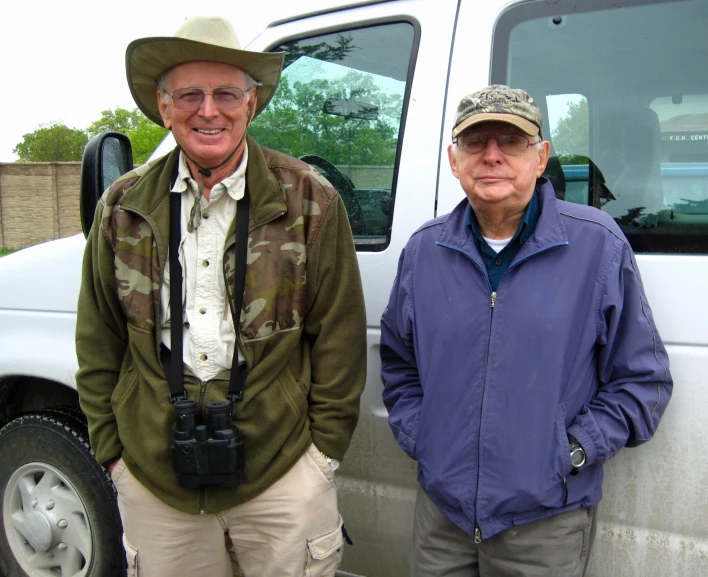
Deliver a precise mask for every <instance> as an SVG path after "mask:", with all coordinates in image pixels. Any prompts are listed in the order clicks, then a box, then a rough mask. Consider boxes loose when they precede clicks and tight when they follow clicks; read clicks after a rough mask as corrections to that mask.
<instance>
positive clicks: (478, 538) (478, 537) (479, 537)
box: [474, 527, 482, 545]
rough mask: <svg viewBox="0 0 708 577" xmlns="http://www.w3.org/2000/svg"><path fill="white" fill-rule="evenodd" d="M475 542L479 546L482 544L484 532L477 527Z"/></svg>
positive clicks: (475, 529)
mask: <svg viewBox="0 0 708 577" xmlns="http://www.w3.org/2000/svg"><path fill="white" fill-rule="evenodd" d="M474 542H475V543H477V545H479V544H480V543H481V542H482V531H480V530H479V529H478V528H477V527H475V528H474Z"/></svg>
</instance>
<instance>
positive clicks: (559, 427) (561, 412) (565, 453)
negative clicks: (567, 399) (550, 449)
mask: <svg viewBox="0 0 708 577" xmlns="http://www.w3.org/2000/svg"><path fill="white" fill-rule="evenodd" d="M565 420H566V404H565V403H563V404H562V405H560V406H559V407H558V413H557V415H556V434H557V447H556V448H557V453H556V455H557V456H556V463H557V465H556V466H557V468H558V471H559V475H560V476H561V478H563V479H565V478H566V477H567V476H568V475H570V473H571V471H572V470H573V463H572V461H571V460H570V440H569V439H568V429H567V427H566V425H565Z"/></svg>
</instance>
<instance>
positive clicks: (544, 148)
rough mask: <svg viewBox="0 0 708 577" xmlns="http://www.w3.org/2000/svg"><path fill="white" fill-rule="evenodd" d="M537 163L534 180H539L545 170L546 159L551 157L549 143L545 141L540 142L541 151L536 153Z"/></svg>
mask: <svg viewBox="0 0 708 577" xmlns="http://www.w3.org/2000/svg"><path fill="white" fill-rule="evenodd" d="M538 155H539V162H538V168H537V169H536V178H541V175H542V174H543V171H544V170H546V165H547V164H548V158H549V157H550V156H551V143H550V142H548V141H547V140H543V141H542V142H541V149H540V150H539V151H538Z"/></svg>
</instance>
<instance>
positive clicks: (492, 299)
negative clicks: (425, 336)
mask: <svg viewBox="0 0 708 577" xmlns="http://www.w3.org/2000/svg"><path fill="white" fill-rule="evenodd" d="M436 244H437V245H439V246H442V247H445V248H449V249H450V250H454V251H456V252H459V253H460V254H461V255H463V256H464V257H466V258H467V260H469V261H470V262H471V263H472V264H473V265H475V266H476V267H477V269H478V270H479V271H480V272H481V273H482V276H484V278H485V279H487V286H488V287H489V293H490V295H489V304H490V308H491V309H492V310H491V316H490V319H489V335H488V336H487V363H486V366H485V367H484V390H483V391H482V405H481V407H480V410H479V433H478V438H477V452H478V454H479V455H480V456H479V457H478V458H477V490H476V491H475V494H474V542H475V543H477V544H479V543H481V542H482V531H481V529H480V528H479V522H478V521H477V495H478V493H479V479H480V474H481V471H482V467H481V466H480V461H481V454H482V452H481V447H482V413H484V395H485V393H486V392H487V367H488V366H489V351H490V346H491V340H492V320H493V316H494V306H495V304H496V301H497V293H496V291H493V290H492V284H491V283H490V282H489V275H488V274H487V270H486V269H485V268H482V267H481V266H480V265H479V264H478V263H477V261H475V260H474V259H473V258H472V255H470V254H469V253H467V252H465V251H464V250H462V249H460V248H458V247H456V246H452V245H449V244H445V243H441V242H438V243H436Z"/></svg>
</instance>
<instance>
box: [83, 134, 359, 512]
mask: <svg viewBox="0 0 708 577" xmlns="http://www.w3.org/2000/svg"><path fill="white" fill-rule="evenodd" d="M248 147H249V152H248V166H247V169H246V187H247V190H248V193H249V195H250V201H251V209H250V223H249V238H248V244H249V246H248V265H247V271H246V288H245V291H244V299H243V307H242V310H241V318H240V332H239V335H237V336H238V345H239V348H240V350H241V351H242V353H243V355H244V357H245V358H246V361H247V363H248V367H249V373H248V379H247V381H246V386H245V390H244V398H243V400H242V401H241V402H240V403H238V404H237V408H236V415H235V419H234V422H235V424H236V426H237V427H238V428H239V429H240V431H241V433H242V435H243V437H244V446H245V470H244V482H243V484H242V485H240V486H239V487H236V488H233V489H225V488H213V487H209V488H207V489H199V490H190V489H182V488H180V487H179V485H178V483H177V478H176V476H175V474H174V473H173V471H172V465H171V456H170V443H171V439H172V432H173V430H174V426H175V417H174V408H173V407H172V405H171V403H170V401H169V398H168V394H169V387H168V384H167V380H166V378H165V372H164V370H163V367H162V365H161V362H160V357H159V349H160V323H159V320H158V319H159V314H160V288H161V284H162V278H163V276H162V272H163V270H164V268H165V265H166V264H167V248H168V239H169V194H170V193H169V190H170V188H171V182H172V178H173V175H174V173H175V166H176V163H177V161H178V156H179V155H178V150H175V151H173V152H172V153H171V154H169V155H167V156H166V157H164V158H161V159H159V160H156V161H154V162H153V163H150V164H149V165H145V166H143V167H140V168H138V169H136V170H134V171H132V172H129V173H128V174H126V175H124V176H123V177H121V178H120V179H119V180H118V181H116V182H115V183H114V184H113V185H112V186H111V187H110V188H109V189H108V190H107V191H106V192H105V193H104V194H103V197H102V198H101V200H100V201H99V203H98V206H97V208H96V216H95V219H94V223H93V228H92V229H91V233H90V235H89V238H88V242H87V245H86V252H85V254H84V262H83V278H82V283H81V292H80V296H79V305H78V315H77V316H78V318H77V329H76V349H77V355H78V360H79V371H78V373H77V375H76V383H77V388H78V391H79V398H80V402H81V408H82V409H83V411H84V412H85V413H86V416H87V417H88V423H89V433H90V437H91V445H92V447H93V450H94V452H95V454H96V458H97V460H98V461H99V462H100V463H105V462H107V461H109V460H111V459H114V458H116V457H119V456H122V457H123V459H124V461H125V462H126V464H127V466H128V468H129V469H130V471H131V472H132V473H133V474H134V475H135V476H136V477H137V478H138V480H140V482H142V483H143V484H144V485H145V486H146V487H147V488H148V489H149V490H150V491H151V492H152V493H154V494H155V495H156V496H157V497H159V498H160V499H161V500H162V501H164V502H165V503H167V504H169V505H171V506H172V507H174V508H176V509H179V510H181V511H185V512H188V513H199V512H205V513H215V512H218V511H223V510H224V509H228V508H230V507H233V506H235V505H238V504H240V503H243V502H245V501H247V500H249V499H251V498H252V497H254V496H256V495H258V494H259V493H260V492H262V491H263V490H264V489H266V488H267V487H268V486H270V485H271V484H272V483H273V482H275V481H276V480H277V479H278V478H280V477H281V476H283V475H284V474H285V473H286V472H287V471H288V469H290V467H291V466H292V465H293V464H294V463H295V462H296V461H297V459H298V458H299V456H300V455H301V454H302V453H303V452H304V451H305V449H306V448H307V446H308V445H309V443H310V442H314V443H315V445H316V446H317V448H318V449H319V450H321V451H322V452H324V453H325V454H327V455H329V456H330V457H333V458H336V459H342V458H343V456H344V453H345V451H346V450H347V447H348V446H349V442H350V439H351V436H352V433H353V431H354V427H355V426H356V422H357V419H358V416H359V397H360V396H361V393H362V391H363V388H364V383H365V378H366V377H365V375H366V317H365V312H364V299H363V294H362V288H361V280H360V277H359V269H358V265H357V258H356V252H355V249H354V243H353V240H352V233H351V229H350V227H349V221H348V219H347V214H346V210H345V208H344V205H343V203H342V200H341V198H340V197H339V195H338V194H337V191H336V190H335V189H334V188H332V186H331V185H330V184H329V183H328V182H327V180H325V179H324V178H323V177H322V176H321V175H319V174H318V173H317V172H316V171H314V170H313V169H312V168H311V167H310V166H309V165H307V164H305V163H303V162H301V161H299V160H297V159H295V158H292V157H290V156H286V155H284V154H282V153H279V152H276V151H273V150H269V149H265V148H261V147H260V146H259V145H258V144H257V143H256V142H255V141H254V140H253V139H251V138H250V137H249V140H248ZM235 243H236V236H235V221H234V223H232V225H231V230H230V232H229V234H228V235H227V240H226V243H225V246H224V271H223V272H224V277H225V281H226V288H227V293H228V295H229V300H230V303H231V309H232V310H234V306H235V305H234V300H233V293H234V274H233V271H234V267H235ZM227 388H228V371H223V372H222V373H221V374H220V375H218V376H217V378H215V379H212V380H210V381H207V382H201V381H200V380H199V379H198V378H197V377H195V376H194V375H193V374H192V373H191V371H189V370H186V371H185V389H186V391H187V394H188V397H189V398H190V399H194V400H196V401H197V402H198V404H199V408H200V410H202V412H203V407H204V406H205V405H206V404H207V403H209V402H212V401H216V400H225V398H226V389H227Z"/></svg>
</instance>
